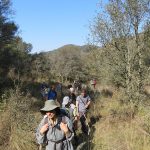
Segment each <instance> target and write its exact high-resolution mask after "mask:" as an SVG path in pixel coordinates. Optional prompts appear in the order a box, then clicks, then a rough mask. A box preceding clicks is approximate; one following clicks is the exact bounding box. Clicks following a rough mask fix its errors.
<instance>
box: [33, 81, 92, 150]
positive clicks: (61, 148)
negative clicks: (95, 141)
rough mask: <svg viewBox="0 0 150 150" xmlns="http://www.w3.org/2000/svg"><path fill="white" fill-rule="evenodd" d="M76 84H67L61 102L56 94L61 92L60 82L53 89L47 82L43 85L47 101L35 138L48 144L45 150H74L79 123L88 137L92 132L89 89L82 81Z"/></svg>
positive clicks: (43, 93) (42, 143)
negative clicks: (89, 125) (90, 127)
mask: <svg viewBox="0 0 150 150" xmlns="http://www.w3.org/2000/svg"><path fill="white" fill-rule="evenodd" d="M75 84H77V83H76V82H74V83H73V85H72V84H70V85H68V86H67V90H66V91H65V92H64V93H63V94H62V95H63V96H62V100H59V101H58V99H57V94H58V92H62V84H61V83H57V85H56V86H54V85H52V86H51V87H50V88H49V87H48V86H47V85H46V84H45V83H43V84H42V86H41V94H42V96H43V98H44V100H45V104H44V107H43V108H42V109H40V111H41V113H42V114H44V117H43V119H42V120H41V122H40V124H39V125H38V128H37V130H36V139H37V142H38V144H40V145H45V146H46V150H73V149H74V147H73V144H72V141H73V140H74V141H75V143H76V145H77V144H78V137H77V134H76V131H77V130H78V122H80V124H81V130H82V133H83V134H84V135H85V136H88V134H89V127H88V124H87V118H86V117H87V110H88V109H89V106H90V104H91V98H90V96H89V95H88V93H87V89H86V88H82V87H81V86H80V84H79V83H78V86H75Z"/></svg>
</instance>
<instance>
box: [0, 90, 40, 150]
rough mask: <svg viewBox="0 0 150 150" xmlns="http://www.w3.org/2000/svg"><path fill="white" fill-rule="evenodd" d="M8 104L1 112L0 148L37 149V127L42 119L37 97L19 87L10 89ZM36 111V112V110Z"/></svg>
mask: <svg viewBox="0 0 150 150" xmlns="http://www.w3.org/2000/svg"><path fill="white" fill-rule="evenodd" d="M6 101H7V102H6V103H7V104H6V105H5V108H4V109H3V111H2V112H1V113H0V117H1V123H0V149H1V150H5V149H6V150H36V149H38V145H37V144H36V140H35V129H36V127H37V122H38V121H39V119H40V117H41V116H40V114H37V112H38V109H37V110H36V108H35V107H37V105H35V104H36V103H40V101H38V100H37V99H35V98H33V97H31V95H30V94H29V93H27V94H26V95H24V93H21V91H20V90H19V89H17V90H11V91H9V95H8V97H7V99H6ZM34 111H35V112H34Z"/></svg>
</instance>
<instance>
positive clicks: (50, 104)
mask: <svg viewBox="0 0 150 150" xmlns="http://www.w3.org/2000/svg"><path fill="white" fill-rule="evenodd" d="M59 107H60V105H59V104H58V102H56V100H47V101H45V105H44V107H43V108H42V109H40V111H41V112H47V111H51V110H54V109H56V108H59Z"/></svg>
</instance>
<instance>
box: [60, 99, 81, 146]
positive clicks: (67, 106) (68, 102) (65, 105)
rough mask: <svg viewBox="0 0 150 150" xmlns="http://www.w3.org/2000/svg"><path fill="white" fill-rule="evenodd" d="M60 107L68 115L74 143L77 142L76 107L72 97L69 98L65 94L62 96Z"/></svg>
mask: <svg viewBox="0 0 150 150" xmlns="http://www.w3.org/2000/svg"><path fill="white" fill-rule="evenodd" d="M62 109H63V110H64V111H65V112H66V113H67V115H68V116H69V118H70V119H71V121H72V123H73V132H74V140H75V144H77V143H78V138H77V135H76V130H77V123H78V122H77V121H78V118H77V116H78V114H77V107H76V105H75V104H74V103H73V101H72V99H70V97H69V96H65V97H64V98H63V102H62Z"/></svg>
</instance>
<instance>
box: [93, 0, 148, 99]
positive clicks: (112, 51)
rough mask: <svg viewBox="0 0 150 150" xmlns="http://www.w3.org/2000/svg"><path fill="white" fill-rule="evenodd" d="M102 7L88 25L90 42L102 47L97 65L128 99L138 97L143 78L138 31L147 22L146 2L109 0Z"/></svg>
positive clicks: (140, 92) (144, 0) (141, 39)
mask: <svg viewBox="0 0 150 150" xmlns="http://www.w3.org/2000/svg"><path fill="white" fill-rule="evenodd" d="M101 10H102V9H101ZM103 10H104V12H103V13H98V15H97V17H96V18H95V20H94V23H93V24H92V25H91V36H92V38H93V41H92V42H93V43H94V44H96V45H100V46H101V47H103V48H101V49H100V52H99V59H100V61H101V65H100V66H101V68H102V66H103V65H104V66H106V68H107V70H109V71H110V72H111V73H110V74H112V76H114V79H113V81H114V82H115V84H117V85H121V86H123V87H124V88H125V91H126V95H127V96H128V100H133V99H134V98H136V99H138V100H139V99H140V94H142V88H143V82H142V81H143V77H144V72H143V66H144V63H143V56H142V54H143V51H145V48H144V45H143V42H144V38H143V37H144V36H142V32H144V28H143V27H144V26H145V24H146V23H147V22H148V21H149V17H150V1H149V0H143V1H140V0H109V3H108V4H106V6H105V8H104V9H103ZM102 60H104V61H102ZM106 64H107V65H106ZM110 74H109V75H110Z"/></svg>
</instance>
